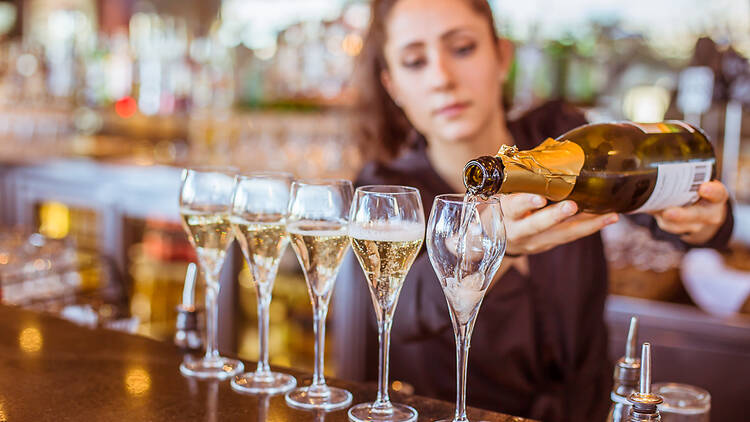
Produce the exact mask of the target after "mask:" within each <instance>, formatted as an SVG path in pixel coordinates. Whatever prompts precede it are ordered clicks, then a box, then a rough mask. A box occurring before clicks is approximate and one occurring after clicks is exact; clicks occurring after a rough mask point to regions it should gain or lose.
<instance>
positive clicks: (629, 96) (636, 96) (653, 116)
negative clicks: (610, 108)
mask: <svg viewBox="0 0 750 422" xmlns="http://www.w3.org/2000/svg"><path fill="white" fill-rule="evenodd" d="M669 101H670V100H669V91H667V89H666V88H664V87H661V86H656V85H654V86H648V85H647V86H636V87H634V88H631V89H630V90H629V91H628V92H627V93H626V94H625V99H624V100H623V106H622V108H623V110H622V111H623V112H624V113H625V116H626V117H627V118H628V120H632V121H634V122H641V123H656V122H661V121H662V120H664V113H666V112H667V108H669Z"/></svg>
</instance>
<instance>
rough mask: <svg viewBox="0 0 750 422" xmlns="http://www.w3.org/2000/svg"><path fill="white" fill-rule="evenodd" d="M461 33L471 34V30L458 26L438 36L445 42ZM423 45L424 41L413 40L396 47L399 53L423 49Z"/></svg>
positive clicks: (468, 27)
mask: <svg viewBox="0 0 750 422" xmlns="http://www.w3.org/2000/svg"><path fill="white" fill-rule="evenodd" d="M463 32H473V28H472V27H470V26H458V27H455V28H451V29H449V30H447V31H445V32H443V33H442V34H440V39H441V40H446V39H448V38H451V37H453V36H455V35H458V34H461V33H463ZM424 45H425V42H424V41H422V40H414V41H411V42H408V43H406V44H404V45H402V46H400V47H398V50H399V51H404V50H412V49H416V48H420V47H424Z"/></svg>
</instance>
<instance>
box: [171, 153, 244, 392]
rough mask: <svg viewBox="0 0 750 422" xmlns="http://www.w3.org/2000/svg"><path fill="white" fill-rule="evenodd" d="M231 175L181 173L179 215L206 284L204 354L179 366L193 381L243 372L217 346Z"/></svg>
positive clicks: (221, 170) (205, 170) (213, 170)
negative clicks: (221, 274)
mask: <svg viewBox="0 0 750 422" xmlns="http://www.w3.org/2000/svg"><path fill="white" fill-rule="evenodd" d="M235 173H236V170H235V169H232V168H225V167H198V168H190V169H185V170H183V172H182V186H181V187H180V214H181V216H182V223H183V226H184V227H185V231H187V234H188V239H189V240H190V243H191V244H192V245H193V247H194V248H195V251H196V254H197V255H198V264H199V267H200V269H201V272H202V273H203V278H204V280H205V281H206V354H205V356H204V357H203V358H202V359H199V360H194V361H190V362H188V361H185V362H183V363H182V364H181V365H180V372H182V373H183V374H184V375H187V376H192V377H196V378H214V379H225V378H228V377H231V376H232V375H235V374H238V373H240V372H242V370H243V368H244V366H243V365H242V362H240V361H238V360H235V359H229V358H225V357H221V356H219V349H218V344H217V331H218V303H217V299H218V296H219V287H220V286H219V273H220V272H221V267H222V265H223V264H224V257H225V255H226V252H227V248H229V244H230V243H232V239H233V238H234V236H233V233H232V230H231V227H230V223H229V216H230V213H231V206H232V194H233V191H234V176H235Z"/></svg>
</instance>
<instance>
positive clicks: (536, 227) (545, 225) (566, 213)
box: [508, 201, 578, 239]
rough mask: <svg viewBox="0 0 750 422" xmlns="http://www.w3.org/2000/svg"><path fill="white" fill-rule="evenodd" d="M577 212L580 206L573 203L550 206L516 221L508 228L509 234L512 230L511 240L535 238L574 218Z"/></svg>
mask: <svg viewBox="0 0 750 422" xmlns="http://www.w3.org/2000/svg"><path fill="white" fill-rule="evenodd" d="M577 211H578V206H577V205H576V203H575V202H573V201H563V202H560V203H557V204H554V205H550V206H548V207H544V208H542V209H541V210H539V211H536V212H533V213H531V214H529V215H528V216H526V217H524V218H522V219H520V220H516V221H515V222H514V224H513V225H512V226H511V227H509V228H508V229H509V232H510V231H511V230H512V233H508V234H509V235H510V236H511V238H516V239H517V238H523V237H528V236H533V235H536V234H539V233H541V232H543V231H545V230H548V229H549V228H550V227H553V226H554V225H556V224H559V223H561V222H562V221H563V220H565V219H567V218H569V217H571V216H573V215H574V214H575V213H576V212H577Z"/></svg>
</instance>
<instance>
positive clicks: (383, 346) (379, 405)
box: [372, 318, 393, 412]
mask: <svg viewBox="0 0 750 422" xmlns="http://www.w3.org/2000/svg"><path fill="white" fill-rule="evenodd" d="M392 322H393V321H392V319H390V318H384V319H383V321H382V322H380V323H379V324H378V339H379V340H380V351H379V361H380V373H379V374H378V395H377V399H376V400H375V403H373V405H372V407H373V410H375V411H381V412H391V411H392V409H393V406H391V399H390V398H389V397H388V353H389V351H390V348H391V326H392Z"/></svg>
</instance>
